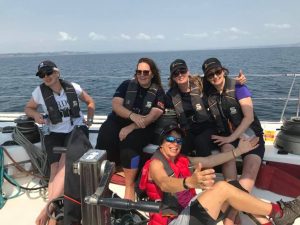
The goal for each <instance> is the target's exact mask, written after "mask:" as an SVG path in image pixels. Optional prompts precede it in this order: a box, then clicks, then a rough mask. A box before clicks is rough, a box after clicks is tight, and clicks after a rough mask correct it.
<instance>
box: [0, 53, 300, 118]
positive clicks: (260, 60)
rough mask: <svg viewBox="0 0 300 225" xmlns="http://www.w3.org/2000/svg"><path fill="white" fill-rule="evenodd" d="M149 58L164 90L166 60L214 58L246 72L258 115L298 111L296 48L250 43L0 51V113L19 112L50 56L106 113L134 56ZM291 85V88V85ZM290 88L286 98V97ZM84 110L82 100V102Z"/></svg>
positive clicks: (196, 68)
mask: <svg viewBox="0 0 300 225" xmlns="http://www.w3.org/2000/svg"><path fill="white" fill-rule="evenodd" d="M141 57H149V58H151V59H153V60H154V61H155V62H156V64H157V65H158V67H159V69H160V72H161V77H162V82H163V85H164V89H165V90H168V77H169V65H170V63H171V62H172V61H173V60H175V59H177V58H180V59H184V60H185V61H186V63H187V65H188V67H189V70H190V72H191V73H192V74H199V75H201V74H202V70H201V65H202V63H203V61H204V60H205V59H207V58H209V57H217V58H218V59H219V60H220V61H221V62H222V64H223V66H225V67H226V68H228V69H229V71H230V76H232V77H234V76H236V75H237V74H238V73H239V71H240V70H242V71H243V72H244V74H245V75H246V77H247V84H246V85H247V86H248V87H249V89H250V90H251V92H252V97H253V102H254V109H255V112H256V114H257V116H258V117H259V118H260V120H270V121H278V120H279V119H280V118H281V114H282V110H283V108H284V106H285V105H286V104H287V107H286V108H287V110H286V111H285V113H284V117H285V118H290V117H291V116H296V115H297V110H298V107H299V95H300V77H299V76H300V75H299V74H300V48H299V47H281V48H251V49H222V50H199V51H198V50H197V51H170V52H139V53H111V54H91V53H80V54H79V53H70V52H67V53H48V54H47V53H44V54H2V55H0V112H22V111H23V110H24V106H25V104H26V102H27V101H28V100H29V99H30V97H31V92H32V91H33V89H34V88H35V87H36V86H37V85H39V84H40V82H41V80H40V79H39V78H38V77H36V76H35V74H36V71H37V66H38V64H39V63H40V62H41V61H43V60H46V59H48V60H52V61H54V62H55V63H56V65H57V66H58V67H59V69H60V71H61V76H62V78H64V79H65V80H68V81H73V82H76V83H78V84H80V85H81V87H82V88H83V89H84V90H86V91H87V92H88V93H89V94H90V95H91V96H92V97H93V98H94V100H95V102H96V114H98V115H107V114H108V113H110V112H111V100H112V96H113V94H114V92H115V90H116V88H117V87H118V86H119V85H120V84H121V82H122V81H123V80H125V79H130V78H132V77H133V75H134V71H135V69H136V64H137V61H138V59H139V58H141ZM292 84H293V87H294V88H293V89H292V90H291V91H290V87H291V85H292ZM289 93H290V100H289V101H288V102H287V101H286V100H287V97H288V95H289ZM82 108H83V111H86V108H85V104H82Z"/></svg>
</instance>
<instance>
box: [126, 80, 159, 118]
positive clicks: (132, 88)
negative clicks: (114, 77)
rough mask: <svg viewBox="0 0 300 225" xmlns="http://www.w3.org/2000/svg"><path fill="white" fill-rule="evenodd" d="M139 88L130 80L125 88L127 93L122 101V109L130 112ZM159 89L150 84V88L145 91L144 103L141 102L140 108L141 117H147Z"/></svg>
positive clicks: (155, 85) (134, 81)
mask: <svg viewBox="0 0 300 225" xmlns="http://www.w3.org/2000/svg"><path fill="white" fill-rule="evenodd" d="M138 88H139V84H138V83H137V82H136V80H134V79H133V80H131V81H130V82H129V85H128V87H127V91H126V95H125V99H124V107H125V108H127V109H129V110H132V108H133V104H134V101H135V98H136V95H137V91H138ZM158 89H159V86H158V85H157V84H154V83H152V84H151V86H150V87H149V89H148V90H147V94H146V96H145V98H144V102H143V107H142V111H141V114H142V115H147V114H148V113H149V112H150V110H151V108H152V106H153V103H154V100H155V98H156V93H157V91H158Z"/></svg>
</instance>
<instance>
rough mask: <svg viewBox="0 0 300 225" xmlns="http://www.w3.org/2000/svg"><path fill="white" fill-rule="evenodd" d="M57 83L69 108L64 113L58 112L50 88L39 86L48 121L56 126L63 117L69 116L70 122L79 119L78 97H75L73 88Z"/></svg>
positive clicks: (69, 85)
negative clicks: (64, 94)
mask: <svg viewBox="0 0 300 225" xmlns="http://www.w3.org/2000/svg"><path fill="white" fill-rule="evenodd" d="M59 82H60V84H61V86H62V88H63V89H64V91H65V93H66V96H67V100H68V103H69V107H70V109H69V110H68V112H65V111H64V112H62V111H60V110H59V108H58V105H57V102H56V101H55V98H54V95H53V91H52V89H51V88H49V87H48V86H47V85H45V84H44V83H42V84H41V85H40V89H41V92H42V96H43V98H44V101H45V104H46V107H47V110H48V113H49V119H50V120H51V123H52V124H57V123H60V122H62V117H63V116H70V117H71V121H72V118H78V117H80V108H79V101H78V97H77V94H76V91H75V88H74V87H73V85H72V84H71V83H69V82H67V81H64V80H61V79H59ZM66 114H67V115H66Z"/></svg>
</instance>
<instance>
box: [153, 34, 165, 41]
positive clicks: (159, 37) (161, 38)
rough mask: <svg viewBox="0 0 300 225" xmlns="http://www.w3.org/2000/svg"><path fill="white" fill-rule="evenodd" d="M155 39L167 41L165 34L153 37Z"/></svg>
mask: <svg viewBox="0 0 300 225" xmlns="http://www.w3.org/2000/svg"><path fill="white" fill-rule="evenodd" d="M153 39H159V40H164V39H166V38H165V36H164V35H163V34H158V35H155V36H154V37H153Z"/></svg>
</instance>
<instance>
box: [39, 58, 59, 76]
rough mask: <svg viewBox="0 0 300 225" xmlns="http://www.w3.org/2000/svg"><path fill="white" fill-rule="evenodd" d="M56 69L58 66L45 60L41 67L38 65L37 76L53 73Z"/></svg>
mask: <svg viewBox="0 0 300 225" xmlns="http://www.w3.org/2000/svg"><path fill="white" fill-rule="evenodd" d="M54 69H57V66H56V65H55V63H54V62H52V61H50V60H45V61H42V62H41V63H40V64H39V65H38V71H37V73H36V76H39V74H41V73H45V72H46V73H47V72H51V71H53V70H54Z"/></svg>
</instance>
